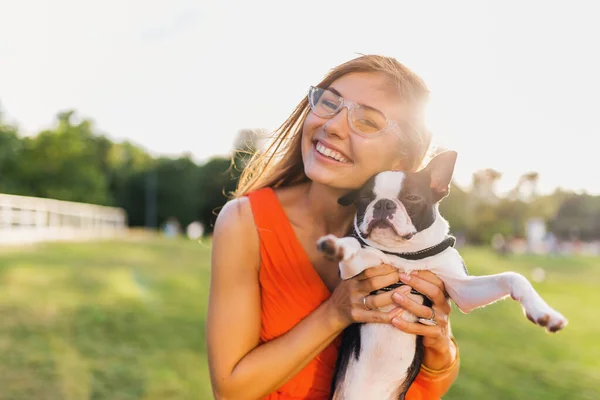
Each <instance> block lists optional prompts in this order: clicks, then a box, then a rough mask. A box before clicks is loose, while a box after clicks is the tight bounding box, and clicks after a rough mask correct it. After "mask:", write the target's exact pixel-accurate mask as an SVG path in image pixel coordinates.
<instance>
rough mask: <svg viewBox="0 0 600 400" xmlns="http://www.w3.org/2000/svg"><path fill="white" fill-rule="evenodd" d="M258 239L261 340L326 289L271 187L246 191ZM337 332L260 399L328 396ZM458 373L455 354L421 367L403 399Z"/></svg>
mask: <svg viewBox="0 0 600 400" xmlns="http://www.w3.org/2000/svg"><path fill="white" fill-rule="evenodd" d="M248 198H249V200H250V205H251V208H252V213H253V214H254V222H255V224H256V227H257V229H258V234H259V237H260V257H261V263H260V272H259V280H260V288H261V330H260V340H261V342H263V343H264V342H268V341H269V340H272V339H274V338H277V337H278V336H281V335H282V334H284V333H285V332H287V331H289V330H290V329H292V328H293V327H294V326H295V325H296V324H298V323H299V322H300V321H301V320H302V319H303V318H304V317H306V316H307V315H308V314H310V313H311V312H312V311H313V310H315V309H316V308H317V307H318V306H319V305H320V304H321V303H323V302H324V301H325V300H327V298H329V296H330V295H331V293H330V292H329V289H328V288H327V287H326V286H325V284H324V282H323V281H322V280H321V277H320V276H319V274H318V273H317V272H316V271H315V269H314V268H313V266H312V264H311V263H310V260H309V258H308V256H307V254H306V252H305V251H304V249H303V247H302V245H301V244H300V242H299V241H298V239H297V237H296V235H295V232H294V230H293V228H292V226H291V224H290V222H289V220H288V218H287V216H286V214H285V212H284V210H283V208H282V206H281V204H280V203H279V200H278V199H277V197H276V195H275V192H274V191H273V189H271V188H264V189H259V190H256V191H254V192H251V193H249V194H248ZM340 342H341V335H340V336H338V337H337V338H336V339H335V340H334V341H333V342H332V343H330V344H329V346H327V347H326V348H325V349H324V350H323V351H322V352H321V353H320V354H319V355H317V357H315V358H314V359H313V360H312V361H311V362H310V363H309V364H308V365H306V367H304V369H302V370H301V371H300V372H298V374H296V375H295V376H294V377H292V378H291V379H290V380H289V381H288V382H286V383H285V384H284V385H283V386H281V387H280V388H279V389H277V391H275V392H274V393H271V394H270V395H269V396H267V397H266V398H265V400H292V399H311V400H312V399H314V400H316V399H318V400H325V399H328V397H329V394H330V391H331V380H332V378H333V373H334V369H335V363H336V360H337V355H338V350H339V346H340ZM457 373H458V356H457V359H456V361H455V362H454V363H453V365H452V366H450V367H449V368H447V369H446V370H444V371H432V370H428V369H427V368H425V367H423V368H421V371H420V372H419V374H418V375H417V378H416V380H415V381H414V382H413V384H412V386H411V387H410V389H409V391H408V393H407V397H406V399H407V400H425V399H427V400H429V399H432V400H434V399H439V398H440V397H441V396H442V395H443V394H444V393H445V392H446V391H447V390H448V388H449V387H450V385H451V384H452V382H453V381H454V379H455V378H456V375H457Z"/></svg>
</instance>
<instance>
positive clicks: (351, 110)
mask: <svg viewBox="0 0 600 400" xmlns="http://www.w3.org/2000/svg"><path fill="white" fill-rule="evenodd" d="M308 103H309V104H310V109H311V110H312V112H313V113H314V114H315V115H317V116H319V117H321V118H331V117H333V116H334V115H336V114H337V113H339V112H340V111H341V110H342V108H344V107H346V108H347V109H348V124H349V125H350V127H351V128H352V130H353V131H354V132H356V133H357V134H359V135H361V136H363V137H373V136H377V135H379V134H381V133H382V132H383V131H385V130H386V129H387V128H390V129H392V130H394V131H395V132H396V133H401V130H400V127H399V126H398V125H397V124H396V123H395V122H394V121H390V120H388V119H387V118H386V117H385V115H383V113H382V112H381V111H378V110H376V109H374V108H371V107H368V106H362V105H360V104H356V103H354V102H352V101H349V100H346V99H344V98H343V97H342V96H339V95H337V94H335V93H334V92H332V91H331V90H329V89H321V88H318V87H314V86H311V87H310V90H309V91H308Z"/></svg>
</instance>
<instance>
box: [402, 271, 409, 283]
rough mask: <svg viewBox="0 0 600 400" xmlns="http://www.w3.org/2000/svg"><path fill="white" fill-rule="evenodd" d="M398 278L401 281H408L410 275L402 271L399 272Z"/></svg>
mask: <svg viewBox="0 0 600 400" xmlns="http://www.w3.org/2000/svg"><path fill="white" fill-rule="evenodd" d="M400 280H401V281H403V282H404V281H405V282H408V281H410V275H408V274H405V273H404V272H402V273H400Z"/></svg>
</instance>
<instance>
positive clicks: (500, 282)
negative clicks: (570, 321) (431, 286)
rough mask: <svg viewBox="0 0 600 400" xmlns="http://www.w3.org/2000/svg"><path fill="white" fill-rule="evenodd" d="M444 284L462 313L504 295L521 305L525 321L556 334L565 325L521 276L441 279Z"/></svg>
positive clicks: (562, 319) (558, 314) (505, 273)
mask: <svg viewBox="0 0 600 400" xmlns="http://www.w3.org/2000/svg"><path fill="white" fill-rule="evenodd" d="M443 280H444V285H445V287H446V290H447V291H448V294H449V295H450V297H451V298H452V300H453V301H454V302H455V303H456V305H457V306H458V308H459V309H460V310H461V311H462V312H464V313H470V312H471V311H472V310H474V309H475V308H479V307H483V306H486V305H488V304H491V303H494V302H496V301H498V300H501V299H503V298H505V297H507V296H509V295H510V296H511V297H512V298H513V299H514V300H516V301H518V302H520V303H521V306H522V307H523V311H524V313H525V315H526V316H527V318H528V319H529V320H530V321H532V322H533V323H535V324H538V325H540V326H543V327H545V328H546V329H547V330H548V331H550V332H556V331H558V330H560V329H562V328H564V327H565V326H566V325H567V319H566V318H565V317H564V316H562V315H561V314H560V313H559V312H558V311H556V310H554V309H553V308H552V307H550V306H549V305H548V304H547V303H546V302H545V301H544V299H542V297H541V296H540V295H539V294H538V292H537V291H536V290H535V289H534V288H533V286H532V285H531V283H530V282H529V281H528V280H527V278H525V277H524V276H523V275H521V274H518V273H516V272H503V273H500V274H495V275H487V276H464V277H462V276H461V277H451V278H448V277H444V278H443Z"/></svg>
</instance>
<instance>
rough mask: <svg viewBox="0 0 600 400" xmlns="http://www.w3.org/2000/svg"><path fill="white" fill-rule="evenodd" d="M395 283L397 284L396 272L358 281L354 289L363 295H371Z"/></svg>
mask: <svg viewBox="0 0 600 400" xmlns="http://www.w3.org/2000/svg"><path fill="white" fill-rule="evenodd" d="M396 282H398V270H395V271H392V272H388V273H387V274H385V275H377V276H375V277H372V278H369V279H363V280H361V281H358V283H357V285H356V288H357V289H358V290H359V291H361V292H363V293H371V292H372V291H374V290H379V289H381V288H384V287H386V286H389V285H392V284H394V283H396Z"/></svg>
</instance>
